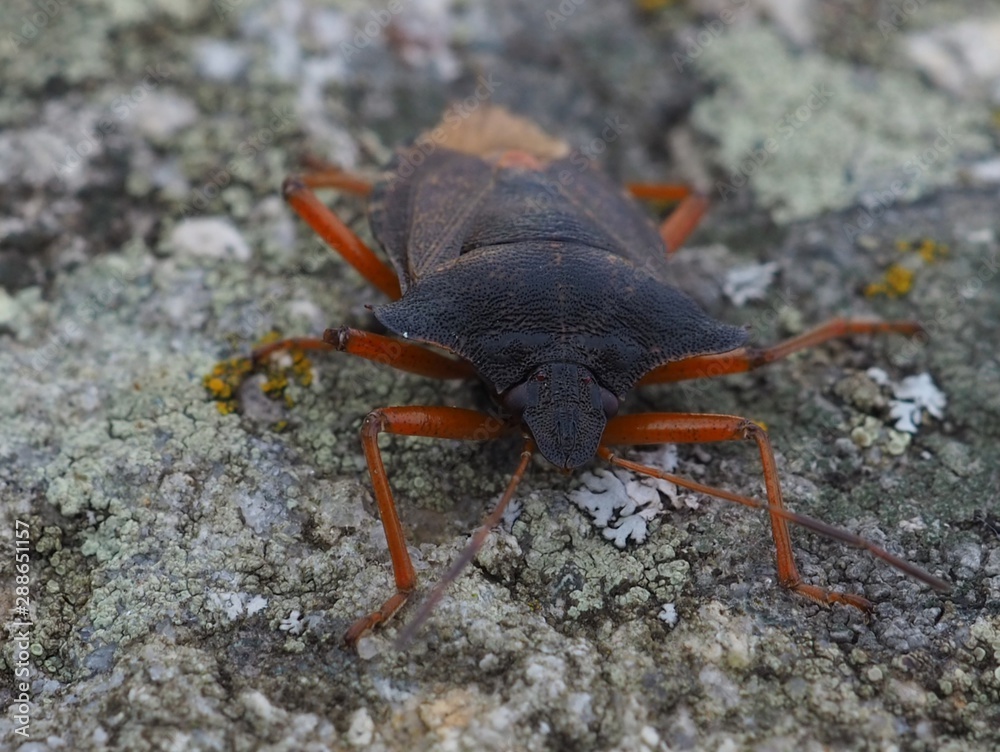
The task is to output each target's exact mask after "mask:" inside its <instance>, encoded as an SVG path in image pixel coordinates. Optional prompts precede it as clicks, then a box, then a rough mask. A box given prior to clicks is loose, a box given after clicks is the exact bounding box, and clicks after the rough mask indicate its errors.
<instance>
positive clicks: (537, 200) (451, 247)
mask: <svg viewBox="0 0 1000 752" xmlns="http://www.w3.org/2000/svg"><path fill="white" fill-rule="evenodd" d="M500 112H502V111H500ZM495 116H496V117H504V115H495ZM506 117H508V118H509V116H506ZM506 126H507V127H506V128H505V129H504V134H505V135H506V138H503V139H492V140H487V141H486V142H485V143H477V144H475V148H473V147H472V146H471V145H470V144H469V142H468V141H464V142H462V144H461V145H462V146H463V147H464V148H466V149H467V150H466V151H459V150H457V149H454V148H451V144H449V145H439V144H435V148H434V149H433V151H431V153H430V154H429V155H427V154H425V153H424V150H423V149H421V148H420V146H411V147H408V148H404V149H401V150H400V151H399V152H397V154H396V156H395V158H394V160H393V161H392V162H391V163H390V164H389V165H388V167H387V169H386V171H385V173H384V176H385V177H384V178H383V180H382V181H380V182H379V183H376V184H375V186H374V188H373V191H372V201H371V205H370V210H369V214H370V219H371V224H372V230H373V232H374V233H375V236H376V237H377V239H378V240H379V242H380V243H381V244H382V247H383V248H384V250H385V252H386V254H387V255H388V257H389V259H390V261H391V262H392V265H393V267H394V268H395V270H396V273H397V274H398V276H399V282H400V288H401V291H402V295H403V297H402V299H401V300H399V301H396V302H393V303H389V304H387V305H382V306H378V307H376V308H375V315H376V316H377V317H378V319H379V320H380V321H381V322H382V323H383V324H385V325H386V326H387V327H388V328H389V329H391V330H392V331H393V332H395V333H396V334H398V335H399V336H401V337H404V338H407V339H410V340H415V341H418V342H424V343H430V344H433V345H437V346H439V347H443V348H445V349H447V350H449V351H451V352H453V353H455V354H457V355H459V356H460V357H462V358H464V359H466V360H468V361H470V362H471V363H472V364H473V365H474V366H475V367H476V369H477V371H478V373H479V375H480V376H481V377H482V378H483V379H484V380H485V381H486V382H487V384H488V385H489V386H490V388H491V389H492V391H493V393H494V394H495V395H496V396H497V397H498V398H501V399H502V396H503V395H504V394H506V393H507V392H508V390H510V389H511V388H513V387H515V386H516V385H518V384H522V383H525V382H526V381H528V380H529V379H530V377H531V375H532V374H533V373H536V372H537V371H538V369H540V368H542V367H544V366H555V370H554V371H553V370H551V369H550V371H547V372H546V377H545V378H544V379H541V381H542V382H543V383H545V387H544V388H545V389H548V390H549V391H551V392H552V394H551V395H549V396H548V397H546V395H544V394H539V395H537V399H535V400H534V402H535V407H534V409H531V408H529V409H528V412H527V413H526V417H525V423H526V424H527V426H528V428H529V430H530V431H531V433H532V434H533V436H534V439H535V441H536V442H537V444H538V448H539V451H541V453H542V454H543V455H544V456H545V457H546V458H547V459H549V460H550V461H551V462H553V464H556V465H557V466H560V467H564V468H567V469H568V468H572V467H576V466H578V465H581V464H583V463H584V462H588V461H589V460H591V459H592V458H593V457H594V454H595V453H596V451H597V446H598V444H599V442H600V438H601V435H602V432H603V429H604V425H605V421H606V417H610V415H606V413H608V412H610V413H611V414H613V413H614V412H615V411H616V410H617V402H620V401H621V400H622V399H623V398H624V396H625V394H626V392H628V391H629V390H630V389H631V388H632V387H633V386H634V385H635V383H636V382H637V381H638V380H639V378H640V377H641V376H643V375H644V374H645V373H647V372H648V371H650V370H652V369H653V368H655V367H657V366H661V365H663V364H665V363H667V362H670V361H679V360H683V359H685V358H690V357H691V356H694V355H705V354H710V353H722V352H727V351H730V350H733V349H735V348H737V347H739V346H741V345H743V344H744V343H745V341H746V334H745V332H744V330H742V329H740V328H738V327H733V326H727V325H725V324H721V323H719V322H717V321H714V320H713V319H711V318H709V317H708V316H707V315H706V314H705V313H703V312H702V311H701V309H700V308H698V306H697V305H696V304H695V303H694V302H693V301H691V300H690V299H689V298H688V297H687V296H686V295H684V294H683V293H681V292H680V291H678V290H676V289H675V288H673V287H671V286H670V285H669V283H668V280H669V276H670V272H669V267H668V264H667V251H666V247H665V245H664V241H663V239H662V238H661V236H660V233H659V231H658V230H657V228H656V226H655V225H654V224H653V222H652V221H651V219H650V218H649V216H648V214H646V213H645V212H643V211H642V210H641V208H640V207H639V206H638V205H637V204H636V202H635V200H634V199H633V198H631V197H630V196H629V195H628V194H627V193H626V192H625V191H623V190H622V189H621V188H620V187H619V186H617V185H615V184H613V183H611V182H610V181H609V180H608V179H607V178H606V177H605V176H604V175H603V174H602V173H600V172H598V171H597V170H595V169H592V168H590V167H589V166H588V165H587V164H586V163H581V162H580V161H579V159H578V158H576V157H571V156H561V157H556V158H553V159H549V157H553V156H554V155H553V153H552V151H553V150H552V149H551V147H550V146H549V145H548V144H546V145H545V148H544V149H537V148H536V149H535V151H534V152H533V151H525V150H524V149H525V148H527V149H531V148H532V146H533V144H534V143H535V142H534V141H533V140H532V139H530V138H525V137H523V136H520V135H519V134H518V133H517V129H518V127H519V123H518V121H517V120H516V119H513V118H510V121H509V123H506ZM463 127H468V126H465V125H464V124H463ZM432 143H433V142H432ZM515 145H518V147H517V148H515ZM424 148H426V146H425V147H424ZM539 152H541V153H539ZM414 163H418V164H417V165H416V166H414ZM559 364H563V365H564V366H565V367H562V366H560V365H559ZM588 378H590V379H591V380H590V381H588V382H587V383H585V384H579V382H581V381H583V380H586V379H588ZM577 387H579V388H577ZM584 387H586V388H584ZM538 388H539V389H541V388H542V387H541V385H539V386H538ZM602 389H603V391H601V390H602ZM608 395H613V397H614V400H615V401H616V404H615V405H614V409H611V410H606V409H605V408H609V407H610V401H611V399H610V397H609V396H608ZM508 403H509V401H508ZM606 403H607V404H606ZM546 404H549V405H550V407H548V408H546V409H543V406H544V405H546ZM521 408H522V411H523V409H524V406H521ZM557 413H558V414H560V415H557ZM557 424H561V425H562V426H563V428H562V430H560V428H559V425H557ZM560 434H564V435H563V436H560Z"/></svg>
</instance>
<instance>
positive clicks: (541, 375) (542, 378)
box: [535, 373, 549, 381]
mask: <svg viewBox="0 0 1000 752" xmlns="http://www.w3.org/2000/svg"><path fill="white" fill-rule="evenodd" d="M548 380H549V377H548V376H546V375H545V374H544V373H536V374H535V381H548Z"/></svg>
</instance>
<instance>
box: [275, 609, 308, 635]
mask: <svg viewBox="0 0 1000 752" xmlns="http://www.w3.org/2000/svg"><path fill="white" fill-rule="evenodd" d="M305 626H306V620H305V618H304V617H303V616H302V614H301V613H300V612H299V611H292V612H291V613H290V614H289V615H288V618H287V619H282V620H281V624H279V625H278V629H280V630H281V631H282V632H288V633H289V634H293V635H297V634H302V631H303V630H304V629H305Z"/></svg>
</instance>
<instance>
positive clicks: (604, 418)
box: [253, 105, 948, 644]
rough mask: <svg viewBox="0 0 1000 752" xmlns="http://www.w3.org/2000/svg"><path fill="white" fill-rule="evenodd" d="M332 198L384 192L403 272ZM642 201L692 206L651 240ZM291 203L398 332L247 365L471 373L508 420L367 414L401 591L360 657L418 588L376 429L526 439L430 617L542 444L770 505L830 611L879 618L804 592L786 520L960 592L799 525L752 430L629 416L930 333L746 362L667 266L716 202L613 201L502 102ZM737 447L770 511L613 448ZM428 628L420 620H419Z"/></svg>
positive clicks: (783, 556) (838, 322)
mask: <svg viewBox="0 0 1000 752" xmlns="http://www.w3.org/2000/svg"><path fill="white" fill-rule="evenodd" d="M322 187H326V188H338V189H341V190H347V191H351V192H354V193H359V194H362V195H369V196H370V197H371V203H370V206H369V209H370V219H371V224H372V229H373V231H374V233H375V235H376V237H377V238H378V240H379V242H380V244H381V245H382V247H383V250H384V252H385V254H386V255H387V256H388V259H389V261H390V263H391V266H389V265H387V264H386V263H385V262H384V261H383V260H382V259H380V258H379V256H378V255H377V254H376V253H375V252H373V251H372V250H371V249H370V248H368V247H367V246H366V245H365V244H364V243H363V242H362V241H361V240H360V239H359V238H358V237H357V236H356V235H355V234H354V233H353V232H352V231H351V230H350V228H348V227H347V226H346V225H344V223H343V222H341V221H340V220H339V219H338V218H337V216H336V215H335V214H333V213H332V212H331V211H330V210H329V209H328V208H327V207H326V206H324V205H323V204H322V203H321V202H320V201H319V200H318V199H317V197H316V196H315V194H314V193H313V191H312V189H313V188H322ZM629 193H631V194H632V196H635V197H641V198H655V199H674V200H679V201H680V204H679V205H678V206H677V208H676V209H675V210H674V211H673V212H672V213H671V214H670V215H669V216H668V217H667V219H666V220H664V222H663V223H662V224H661V225H660V226H659V228H657V227H656V226H655V225H654V224H653V223H652V222H651V221H650V219H649V218H648V217H647V215H646V214H645V213H644V212H643V211H642V210H641V209H640V207H639V206H638V205H637V204H636V203H635V202H634V200H633V199H632V198H631V197H630V196H629V195H628V194H629ZM284 194H285V198H286V200H287V201H288V202H289V204H290V205H291V206H292V207H293V208H294V209H295V210H296V211H297V212H298V213H299V215H300V216H301V217H302V218H303V219H304V220H305V221H306V222H308V223H309V225H310V226H311V227H312V228H313V229H314V230H315V231H316V232H317V233H318V234H319V235H320V236H321V237H322V238H323V239H324V240H326V241H327V242H328V243H329V244H330V245H331V246H332V247H333V248H334V249H336V250H337V251H338V252H339V253H340V254H341V256H343V258H344V259H345V260H346V261H347V262H348V263H350V264H351V265H352V266H353V267H354V268H355V269H357V270H358V271H359V272H360V273H361V274H362V275H363V276H364V277H365V278H366V279H367V280H368V281H369V282H371V283H372V285H374V286H375V287H376V288H378V289H379V290H381V291H382V292H383V293H384V294H385V295H386V296H387V297H388V298H389V299H390V300H391V301H392V302H390V303H386V304H383V305H378V306H375V308H374V311H375V315H376V316H377V317H378V318H379V320H380V321H381V322H382V323H383V324H385V326H386V327H387V328H388V329H389V330H390V331H391V332H393V333H394V334H395V336H385V335H380V334H375V333H373V332H365V331H361V330H357V329H350V328H348V327H341V328H339V329H336V330H334V329H328V330H327V331H326V332H325V333H324V335H323V339H313V338H297V339H291V340H284V341H282V342H278V343H274V344H272V345H269V346H267V347H265V348H262V349H261V350H258V351H257V352H256V353H255V354H254V357H253V363H254V364H261V363H263V362H264V361H265V360H266V359H267V358H268V357H269V356H270V355H271V354H273V353H274V352H276V351H280V350H286V349H292V348H303V349H313V350H336V351H339V352H343V353H347V354H351V355H355V356H358V357H362V358H366V359H369V360H373V361H377V362H380V363H384V364H386V365H388V366H391V367H394V368H397V369H400V370H404V371H409V372H411V373H416V374H420V375H422V376H425V377H429V378H438V379H467V378H476V377H478V378H480V379H482V380H483V381H485V382H486V384H487V386H488V387H489V389H490V391H491V393H492V395H493V396H494V398H495V400H496V402H497V403H498V404H499V405H500V406H501V408H502V413H501V415H500V417H499V418H498V416H497V415H495V414H487V413H480V412H476V411H473V410H465V409H460V408H455V407H442V406H397V407H384V408H376V409H374V410H372V412H371V413H369V414H368V416H367V417H366V418H365V420H364V422H363V425H362V430H361V441H362V446H363V448H364V452H365V458H366V460H367V463H368V469H369V473H370V475H371V479H372V485H373V487H374V490H375V499H376V502H377V504H378V510H379V515H380V517H381V520H382V525H383V527H384V529H385V534H386V539H387V542H388V545H389V553H390V555H391V557H392V567H393V575H394V579H395V583H396V592H395V593H394V594H393V595H392V596H391V597H390V598H389V599H388V600H386V601H385V602H384V603H383V604H382V606H381V607H380V608H379V609H377V610H375V611H373V612H372V613H370V614H368V615H366V616H364V617H362V618H360V619H358V620H357V621H356V622H355V623H354V624H353V625H352V626H351V628H350V629H349V630H348V631H347V634H346V636H345V639H346V640H347V642H348V643H351V644H353V643H355V642H356V641H357V640H358V639H359V638H360V637H361V635H363V634H364V633H365V632H366V631H367V630H369V629H370V628H372V627H374V626H375V625H377V624H379V623H381V622H384V621H386V620H387V619H389V618H390V617H391V616H392V615H393V614H394V613H395V612H396V611H397V610H398V609H399V608H400V607H402V606H403V604H404V603H405V602H406V600H407V599H408V597H409V595H410V593H411V592H412V591H413V589H414V588H415V587H416V572H415V570H414V568H413V564H412V562H411V560H410V556H409V552H408V550H407V547H406V540H405V535H404V532H403V527H402V524H401V523H400V520H399V515H398V513H397V511H396V505H395V502H394V500H393V495H392V491H391V489H390V486H389V482H388V479H387V476H386V471H385V467H384V465H383V462H382V455H381V451H380V449H379V446H378V437H379V436H380V435H381V434H383V433H391V434H398V435H408V436H425V437H433V438H446V439H464V440H484V439H491V438H495V437H498V436H500V435H503V434H505V433H509V432H511V431H520V432H521V433H522V435H523V436H524V449H523V451H522V453H521V461H520V464H519V465H518V467H517V470H516V471H515V472H514V475H513V478H512V479H511V481H510V483H509V484H508V486H507V489H506V491H505V493H504V495H503V497H502V499H501V501H500V503H499V504H498V505H497V507H496V508H495V510H494V512H493V513H492V514H491V516H490V518H489V520H488V521H487V523H486V524H484V526H483V527H482V528H480V530H479V531H477V533H476V534H475V536H474V537H473V541H472V542H471V543H470V544H469V546H468V547H467V548H466V550H465V552H464V553H463V554H462V556H461V557H459V560H458V562H457V563H456V564H455V566H454V567H453V569H452V570H451V572H450V573H449V574H448V575H447V576H446V577H445V578H444V579H443V580H442V581H441V583H440V584H439V586H438V588H437V589H436V590H435V593H434V595H433V596H432V597H431V598H430V599H429V600H428V603H429V604H433V602H434V600H435V598H437V597H440V594H441V590H442V589H443V586H444V585H445V584H446V583H447V582H449V581H450V580H451V579H453V578H454V577H455V576H457V573H458V572H459V571H460V570H461V568H462V566H464V565H465V564H467V563H468V562H469V561H470V560H471V558H472V557H473V556H474V554H475V552H476V550H478V548H479V546H481V545H482V543H483V541H484V540H485V537H486V535H487V534H488V532H489V529H490V527H491V526H492V525H493V524H495V523H496V522H497V520H498V519H499V515H501V514H502V512H503V509H504V507H505V506H506V504H507V503H508V502H509V501H510V499H511V498H512V497H513V494H514V491H515V490H516V488H517V485H518V483H519V482H520V480H521V478H522V477H523V475H524V473H525V472H526V469H527V467H528V463H529V461H530V458H531V456H532V454H533V452H534V451H536V449H537V450H538V451H539V452H540V453H541V454H542V455H543V456H545V457H546V458H547V459H548V460H549V461H551V462H552V463H554V464H555V465H556V466H558V467H561V468H566V469H568V468H573V467H577V466H579V465H581V464H583V463H585V462H587V461H589V460H591V459H593V458H594V457H595V456H596V457H600V458H602V459H604V460H605V461H607V462H610V463H612V464H614V465H618V466H620V467H624V468H628V469H631V470H634V471H636V472H640V473H645V474H647V475H651V476H654V477H657V478H664V479H666V480H670V481H672V482H674V483H676V484H678V485H680V486H682V487H685V488H689V489H694V490H697V491H701V492H703V493H707V494H712V495H714V496H717V497H719V498H723V499H727V500H729V501H733V502H737V503H740V504H744V505H746V506H750V507H756V508H761V509H766V510H767V512H768V514H769V516H770V519H771V528H772V533H773V536H774V541H775V547H776V552H777V570H778V580H779V582H780V583H781V584H782V585H783V586H785V587H786V588H788V589H790V590H793V591H795V592H796V593H799V594H801V595H804V596H806V597H808V598H811V599H813V600H815V601H818V602H820V603H823V604H832V603H842V604H845V605H849V606H853V607H856V608H860V609H866V610H867V609H870V607H871V604H870V603H869V602H868V601H867V600H866V599H865V598H863V597H861V596H859V595H853V594H846V593H838V592H834V591H829V590H826V589H824V588H821V587H817V586H815V585H810V584H807V583H805V582H803V581H802V578H801V577H800V576H799V573H798V570H797V568H796V565H795V560H794V557H793V555H792V547H791V537H790V534H789V529H788V523H789V522H791V523H795V524H798V525H802V526H805V527H808V528H810V529H812V530H815V531H817V532H820V533H821V534H824V535H827V536H830V537H833V538H837V539H839V540H841V541H844V542H845V543H847V544H849V545H853V546H858V547H862V548H865V549H867V550H868V551H870V552H871V553H872V554H874V555H875V556H878V557H879V558H881V559H883V560H884V561H886V562H888V563H889V564H891V565H892V566H895V567H897V568H899V569H901V570H902V571H904V572H906V573H907V574H909V575H910V576H912V577H914V578H916V579H919V580H921V581H923V582H926V583H928V584H930V585H932V586H933V587H935V588H938V589H947V588H948V585H947V583H945V582H944V581H943V580H941V579H939V578H937V577H934V576H932V575H930V574H928V573H926V572H924V571H923V570H921V569H919V568H917V567H915V566H913V565H912V564H908V563H907V562H905V561H903V560H901V559H899V558H897V557H894V556H892V555H891V554H889V553H887V552H886V551H884V550H882V549H880V548H878V547H877V546H874V545H873V544H871V543H869V542H868V541H865V540H863V539H861V538H859V537H858V536H856V535H852V534H851V533H847V532H845V531H842V530H838V529H836V528H832V527H830V526H829V525H825V524H824V523H821V522H818V521H816V520H813V519H811V518H808V517H805V516H803V515H798V514H794V513H792V512H789V511H787V510H786V509H785V508H784V505H783V502H782V497H781V489H780V483H779V479H778V472H777V468H776V465H775V461H774V453H773V451H772V449H771V444H770V439H769V438H768V435H767V433H766V431H764V429H763V428H761V427H760V426H759V425H758V424H756V423H754V422H752V421H750V420H747V419H746V418H741V417H738V416H733V415H717V414H706V413H659V412H653V413H641V414H638V415H616V413H617V411H618V407H619V404H620V402H621V399H622V398H623V397H624V395H625V393H626V392H627V391H629V390H630V389H631V388H633V387H634V386H637V385H638V386H642V385H645V384H655V383H666V382H673V381H681V380H685V379H697V378H706V377H714V376H721V375H725V374H729V373H739V372H742V371H747V370H750V369H753V368H757V367H759V366H762V365H765V364H767V363H770V362H772V361H774V360H777V359H780V358H782V357H785V356H786V355H788V354H789V353H792V352H795V351H797V350H800V349H802V348H805V347H809V346H812V345H816V344H819V343H821V342H824V341H826V340H829V339H833V338H837V337H844V336H847V335H850V334H859V333H877V332H897V333H902V334H913V333H916V332H918V331H920V327H919V325H918V324H916V323H914V322H910V321H896V322H882V321H854V320H849V319H833V320H831V321H828V322H827V323H825V324H822V325H820V326H818V327H816V328H815V329H813V330H810V331H808V332H806V333H804V334H801V335H799V336H798V337H794V338H792V339H790V340H787V341H785V342H782V343H779V344H777V345H774V346H772V347H767V348H759V349H758V348H750V347H747V346H746V345H745V343H746V334H745V332H744V330H743V329H741V328H739V327H734V326H729V325H726V324H722V323H719V322H718V321H715V320H714V319H712V318H710V317H709V316H708V315H706V314H705V313H704V312H703V311H701V309H699V308H698V306H697V305H695V304H694V302H692V301H691V300H690V299H689V298H688V297H687V296H685V295H684V294H683V293H682V292H680V291H679V290H677V289H675V288H673V287H672V286H671V285H670V269H669V263H668V260H667V256H668V255H669V253H671V252H673V251H674V250H676V248H677V247H678V246H679V245H680V244H681V243H682V242H683V241H684V239H685V238H686V237H687V236H688V235H689V233H690V232H691V231H692V230H693V229H694V228H695V227H696V226H697V224H698V222H699V220H700V219H701V217H702V216H703V214H704V213H705V211H706V209H707V202H706V200H705V199H704V198H703V197H700V196H697V195H695V194H692V193H691V192H690V191H689V190H687V189H685V188H682V187H678V186H666V185H646V184H632V185H630V186H628V187H627V191H626V190H622V189H619V188H618V187H616V186H615V185H613V184H612V183H610V182H609V181H608V180H607V179H606V178H605V177H604V176H603V175H601V174H600V173H599V172H597V171H596V170H594V169H591V168H590V167H589V165H588V164H587V161H586V160H585V159H583V160H581V155H579V154H575V155H574V154H573V153H572V152H571V151H570V149H569V147H568V146H567V145H566V144H564V143H562V142H561V141H558V140H556V139H554V138H552V137H550V136H548V135H546V134H545V133H544V132H542V131H541V130H539V129H538V128H537V127H536V126H534V125H533V124H531V123H529V122H528V121H526V120H523V119H521V118H518V117H515V116H512V115H510V114H509V113H507V112H506V111H505V110H502V109H500V108H496V107H489V106H486V105H483V106H482V107H481V108H480V109H479V110H476V111H475V112H473V113H472V114H471V115H469V116H468V117H465V116H462V117H456V116H454V113H448V114H446V115H445V118H444V120H443V121H442V123H441V124H440V125H439V126H438V127H437V128H435V129H434V130H433V131H430V132H429V133H426V134H424V135H423V136H421V137H419V138H418V139H417V141H416V142H415V143H414V144H413V145H411V146H408V147H404V148H402V149H400V150H399V151H397V153H396V155H395V157H394V159H393V160H392V162H391V163H390V164H389V165H388V167H387V169H386V171H385V172H384V173H383V176H382V179H381V180H379V181H378V182H376V183H375V184H374V185H371V184H370V183H368V182H367V181H365V180H363V179H361V178H358V177H356V176H353V175H350V174H348V173H344V172H342V171H339V170H327V171H323V172H317V173H313V174H310V175H304V176H301V177H298V178H289V179H288V180H287V181H286V182H285V186H284ZM428 344H430V345H434V346H436V348H443V349H444V350H446V351H448V352H450V353H452V354H453V356H458V357H453V356H452V355H447V354H443V353H441V352H440V351H439V350H436V349H430V348H427V347H426V345H428ZM740 440H751V441H753V442H754V443H755V444H756V446H757V449H758V452H759V455H760V459H761V463H762V466H763V474H764V481H765V486H766V490H767V502H762V501H758V500H755V499H752V498H750V497H747V496H744V495H741V494H736V493H733V492H730V491H725V490H722V489H719V488H714V487H711V486H706V485H704V484H701V483H697V482H695V481H691V480H688V479H686V478H683V477H678V476H675V475H672V474H670V473H666V472H664V471H662V470H660V469H658V468H654V467H649V466H644V465H639V464H637V463H634V462H630V461H628V460H626V459H624V458H622V457H620V456H618V455H617V454H616V453H615V451H614V450H613V449H612V447H614V446H616V445H630V444H631V445H635V444H656V443H670V442H673V443H692V442H699V443H706V442H716V441H740ZM428 613H429V606H427V605H425V608H424V610H423V611H422V612H421V613H420V614H418V616H417V617H416V619H415V620H414V624H419V623H420V622H421V620H422V619H425V618H426V616H427V614H428Z"/></svg>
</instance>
